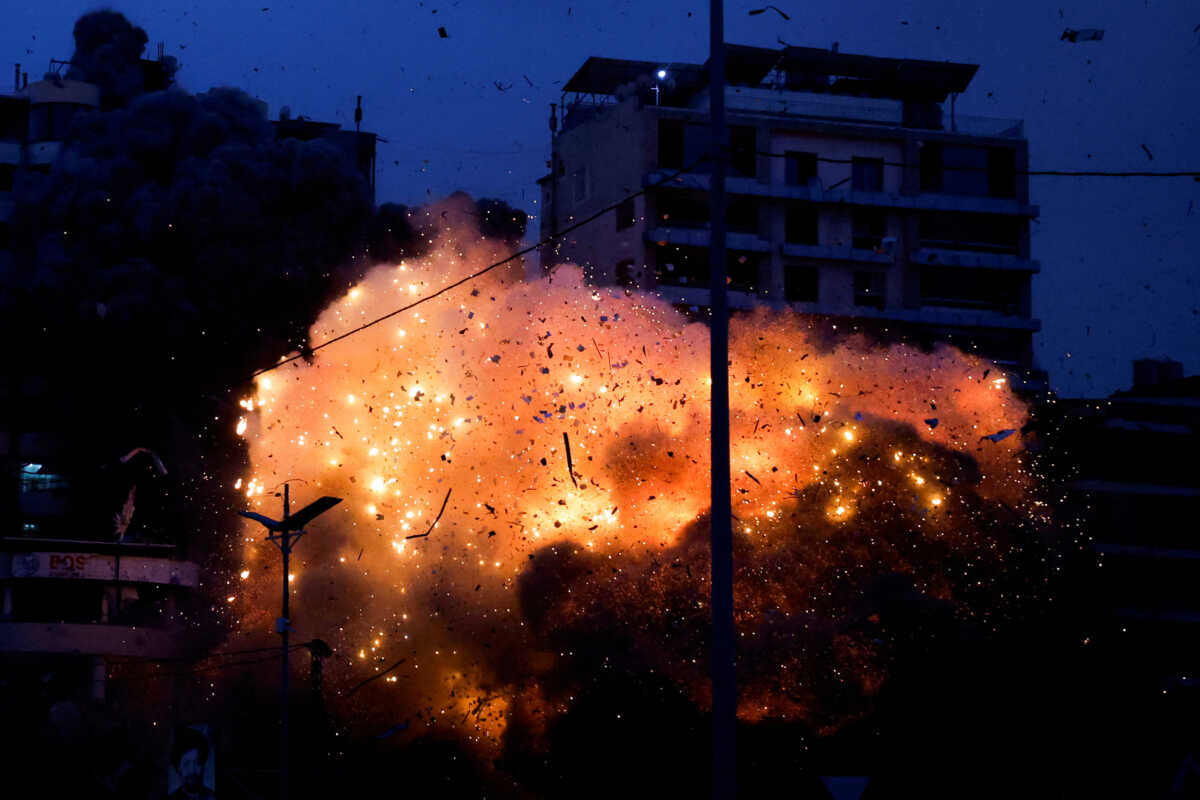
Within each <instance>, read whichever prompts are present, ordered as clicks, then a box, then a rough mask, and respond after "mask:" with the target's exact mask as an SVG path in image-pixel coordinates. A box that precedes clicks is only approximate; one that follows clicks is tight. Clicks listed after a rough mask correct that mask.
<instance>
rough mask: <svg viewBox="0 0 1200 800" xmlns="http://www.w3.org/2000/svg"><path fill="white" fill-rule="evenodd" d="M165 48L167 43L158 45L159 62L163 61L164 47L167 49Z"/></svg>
mask: <svg viewBox="0 0 1200 800" xmlns="http://www.w3.org/2000/svg"><path fill="white" fill-rule="evenodd" d="M165 46H166V43H165V42H159V43H158V60H159V61H162V60H163V47H165Z"/></svg>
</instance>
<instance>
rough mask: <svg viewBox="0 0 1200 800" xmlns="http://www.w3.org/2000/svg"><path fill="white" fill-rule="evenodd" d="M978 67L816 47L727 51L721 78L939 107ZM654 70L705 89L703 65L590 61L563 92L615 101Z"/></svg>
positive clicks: (678, 83)
mask: <svg viewBox="0 0 1200 800" xmlns="http://www.w3.org/2000/svg"><path fill="white" fill-rule="evenodd" d="M978 69H979V66H978V65H976V64H960V63H955V62H950V61H923V60H919V59H905V58H882V57H879V56H865V55H855V54H852V53H838V52H834V51H831V50H822V49H819V48H815V47H784V48H781V49H779V50H775V49H771V48H766V47H749V46H746V45H736V44H726V45H725V75H726V80H727V81H728V82H729V84H730V85H732V86H759V85H761V84H762V83H763V82H764V80H766V78H767V77H768V75H770V74H771V73H772V72H774V73H776V74H777V75H779V76H781V77H782V79H783V81H784V83H785V85H786V88H788V89H796V90H803V91H806V92H821V93H826V94H835V95H849V96H854V97H875V98H886V99H891V100H915V101H922V102H935V103H940V102H943V101H944V100H945V99H946V97H947V96H949V95H950V94H952V93H958V92H962V91H965V90H966V88H967V86H968V84H970V82H971V79H972V78H974V77H975V73H976V71H977V70H978ZM658 70H665V71H666V72H668V73H669V76H670V77H669V80H671V81H673V83H674V88H675V89H676V90H678V91H682V92H687V91H696V90H699V89H701V88H703V87H704V86H706V85H707V83H708V62H705V63H704V64H688V63H671V62H661V61H659V62H655V61H630V60H625V59H617V58H601V57H599V56H592V57H590V58H589V59H588V60H587V61H585V62H584V63H583V66H581V67H580V68H579V69H578V71H576V73H575V74H574V75H573V76H571V79H570V80H569V81H567V83H566V86H564V87H563V91H566V92H579V93H584V94H599V95H613V94H616V93H617V92H618V90H619V89H620V88H621V87H622V86H626V85H628V84H631V83H634V82H635V81H637V80H638V79H639V78H642V77H645V78H651V77H653V76H654V74H655V73H656V72H657V71H658Z"/></svg>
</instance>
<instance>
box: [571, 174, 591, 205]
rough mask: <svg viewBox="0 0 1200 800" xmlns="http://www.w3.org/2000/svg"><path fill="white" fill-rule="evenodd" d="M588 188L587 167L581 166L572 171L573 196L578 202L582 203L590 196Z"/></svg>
mask: <svg viewBox="0 0 1200 800" xmlns="http://www.w3.org/2000/svg"><path fill="white" fill-rule="evenodd" d="M588 189H589V187H588V171H587V167H586V166H584V167H580V168H579V169H577V170H575V171H574V172H572V173H571V198H572V199H573V200H574V202H575V203H576V204H578V203H582V202H583V201H585V200H587V198H588Z"/></svg>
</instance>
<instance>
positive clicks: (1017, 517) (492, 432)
mask: <svg viewBox="0 0 1200 800" xmlns="http://www.w3.org/2000/svg"><path fill="white" fill-rule="evenodd" d="M496 256H497V252H495V250H494V245H492V244H489V243H488V242H487V241H485V240H482V239H480V238H479V237H478V235H477V234H476V233H475V232H474V231H469V232H466V233H454V232H443V233H442V234H441V236H440V239H439V240H438V242H437V243H436V244H435V245H434V247H432V248H431V252H430V254H429V255H428V256H427V257H424V258H422V259H418V260H413V261H411V262H405V263H400V264H393V265H386V266H379V267H377V268H375V269H374V270H373V271H372V272H371V273H370V274H369V275H368V276H367V277H366V278H365V279H364V280H363V281H362V282H361V283H360V284H359V285H357V286H355V287H354V288H353V289H352V290H351V291H350V292H349V293H348V294H347V295H346V296H344V297H343V298H342V299H341V300H339V301H337V302H335V303H334V304H333V305H331V306H330V307H329V308H327V309H326V310H325V311H324V312H323V313H322V315H321V316H320V318H319V319H318V320H317V322H316V323H315V324H314V325H313V326H312V330H311V333H312V339H313V340H314V341H317V342H320V341H324V340H327V339H329V338H330V337H332V336H336V335H338V334H340V333H343V332H345V331H347V330H349V329H351V328H353V327H356V326H358V325H361V324H363V323H364V322H366V321H369V320H371V319H374V318H376V317H378V316H381V315H383V314H385V313H387V312H389V311H391V310H392V309H394V308H396V307H397V306H400V305H403V304H406V303H409V302H411V301H413V300H415V299H418V298H420V297H423V296H427V295H429V294H431V293H432V292H435V291H437V290H438V289H439V288H440V287H442V286H444V285H446V284H448V283H450V282H451V281H453V280H456V279H458V278H459V277H461V276H462V275H465V274H468V273H470V272H473V271H475V270H477V269H479V268H481V267H482V266H484V265H486V264H487V263H490V262H491V261H492V260H494V258H495V257H496ZM825 327H826V329H827V328H828V324H826V326H825ZM730 359H731V365H730V384H731V386H730V405H731V421H730V423H731V441H732V473H733V475H734V481H733V488H732V491H733V498H732V499H733V509H734V510H733V513H734V529H735V559H736V575H735V580H736V583H735V585H736V597H735V602H736V608H737V623H738V628H739V679H738V680H739V688H740V701H739V716H740V717H741V718H742V719H743V720H746V721H754V720H759V719H764V718H782V719H802V720H805V721H808V722H810V723H812V724H813V725H815V726H817V727H826V728H828V727H831V726H836V725H837V724H839V722H840V721H841V720H843V719H845V718H847V717H848V716H853V715H854V714H857V713H860V712H861V711H862V710H864V709H865V708H866V707H867V706H868V705H869V701H870V698H871V696H872V695H873V694H874V693H875V692H876V691H877V689H878V687H879V686H880V685H881V683H882V682H883V681H884V679H885V677H886V674H887V666H888V663H889V659H890V657H891V651H892V645H891V643H890V639H889V636H888V632H887V628H888V620H887V612H888V603H889V602H890V601H889V600H888V599H887V598H883V599H880V598H881V597H882V596H883V594H884V593H886V592H888V591H889V589H888V587H889V586H893V585H894V582H895V581H897V580H899V581H901V582H903V583H904V584H905V585H907V586H911V588H912V590H913V592H914V593H915V594H916V596H918V597H922V598H925V599H928V600H929V601H930V602H939V603H943V604H946V605H947V606H948V607H949V608H951V609H952V610H953V612H954V613H955V614H956V615H957V616H958V617H960V618H969V619H972V620H975V621H978V622H982V623H983V624H987V622H988V620H990V619H993V618H996V617H997V615H1001V616H1002V615H1003V614H1004V613H1005V609H1006V607H1008V606H1010V605H1011V604H1012V603H1013V602H1014V601H1015V600H1016V599H1018V598H1019V597H1020V596H1021V595H1022V593H1025V594H1028V593H1036V591H1037V587H1036V586H1031V585H1030V584H1029V583H1028V582H1024V583H1023V582H1022V580H1021V579H1019V577H1014V576H1012V575H1011V574H1010V573H1012V572H1013V570H1011V569H1009V568H1008V567H1007V564H1006V559H1008V557H1009V556H1010V554H1011V553H1013V552H1014V551H1016V550H1018V549H1020V548H1021V547H1022V546H1023V542H1024V541H1026V540H1028V539H1029V536H1030V534H1029V530H1030V528H1031V524H1032V522H1034V521H1036V520H1038V519H1039V518H1041V517H1044V516H1045V511H1044V510H1043V508H1044V507H1043V506H1042V504H1041V503H1039V502H1038V501H1037V500H1036V499H1035V494H1034V491H1033V489H1034V485H1035V483H1034V479H1033V476H1031V475H1030V474H1029V472H1028V468H1027V465H1026V463H1025V461H1024V458H1025V457H1024V454H1023V445H1022V442H1021V437H1020V436H1019V435H1016V436H1013V435H1010V434H1011V433H1012V432H1013V431H1017V430H1020V428H1021V427H1022V425H1023V424H1024V423H1025V421H1026V416H1027V409H1026V406H1025V405H1024V404H1023V402H1021V400H1020V399H1018V398H1017V397H1016V396H1015V395H1014V394H1013V392H1012V391H1011V389H1010V387H1009V386H1008V385H1007V384H1006V383H1005V379H1004V378H1003V377H1002V373H1000V372H999V371H998V370H996V369H995V368H994V367H992V365H990V364H988V363H986V362H984V361H982V360H980V359H978V358H976V357H974V356H970V355H966V354H963V353H961V352H958V351H956V350H952V349H950V348H948V347H946V348H942V349H940V350H938V351H936V352H934V353H922V352H920V351H918V350H916V349H912V348H909V347H905V346H890V347H884V346H880V345H878V344H872V343H870V342H868V341H867V340H866V339H865V338H862V337H858V336H848V337H844V338H840V339H838V340H837V341H830V340H829V339H828V337H827V336H826V335H824V334H822V333H821V332H820V329H819V328H818V327H817V324H816V323H814V322H812V321H810V320H808V319H806V318H803V317H800V316H798V315H794V314H790V313H778V312H769V311H766V310H760V311H756V312H754V313H752V314H749V315H746V316H740V317H737V318H735V319H734V320H733V321H732V322H731V353H730ZM709 384H710V379H709V375H708V332H707V329H706V328H705V327H704V326H703V325H700V324H695V323H689V322H688V321H687V320H686V319H685V318H684V317H683V316H682V315H680V314H679V313H678V312H677V311H676V310H674V309H673V308H672V307H671V306H670V305H669V304H667V303H666V302H664V301H662V300H660V299H657V298H655V297H653V296H649V295H644V294H637V293H634V294H627V293H626V292H625V291H624V290H617V289H610V288H604V289H597V288H593V287H589V286H586V285H585V284H584V281H583V278H582V273H581V272H580V271H579V270H578V269H575V268H573V267H561V268H559V269H557V270H556V271H555V272H554V273H553V274H552V275H551V276H549V277H548V278H545V279H542V280H536V281H530V282H523V281H520V280H515V279H514V278H513V276H512V275H511V274H509V275H499V274H498V273H489V275H487V276H485V277H484V278H481V279H480V280H477V281H475V282H473V283H470V284H468V285H466V286H464V287H461V288H459V289H456V290H454V291H451V292H448V293H447V294H445V295H442V296H440V297H437V298H435V299H433V300H431V301H430V302H428V303H425V304H422V305H420V306H418V307H417V308H415V309H413V310H412V311H410V312H408V313H406V314H403V315H399V316H396V317H394V318H392V319H389V320H388V321H386V322H383V323H381V324H379V325H376V326H374V327H371V328H369V329H367V330H365V331H363V332H361V333H359V334H357V335H355V336H354V337H353V338H351V339H349V340H348V341H345V342H341V343H338V344H337V345H334V346H333V347H330V348H329V349H326V350H322V351H320V352H318V353H317V354H316V355H315V357H314V358H313V359H312V360H311V362H308V361H304V360H297V361H293V362H291V363H288V364H286V365H284V366H282V367H281V368H279V369H277V370H274V371H272V372H271V373H268V374H266V375H263V376H261V377H260V378H258V380H257V384H256V391H255V392H254V394H253V396H251V397H248V398H246V399H244V400H243V401H242V408H243V412H242V414H241V416H240V417H238V418H236V419H233V420H231V421H230V423H231V425H233V426H235V427H236V430H237V432H238V433H239V434H240V435H242V436H244V438H245V440H246V443H247V446H248V450H249V461H250V465H251V468H250V471H249V473H248V474H245V475H243V476H240V477H239V478H238V480H237V483H236V484H234V487H235V488H236V489H237V491H238V492H240V493H241V494H242V495H244V496H245V497H246V498H248V502H249V504H250V505H251V507H253V508H256V509H258V510H261V511H262V512H263V513H267V514H271V513H272V512H274V513H276V514H277V512H278V509H277V505H278V501H277V500H276V499H275V498H274V497H273V496H272V491H264V487H276V486H277V485H278V484H280V483H281V482H283V481H285V480H292V481H297V483H295V484H294V485H293V496H294V497H297V498H298V499H299V498H308V499H313V498H315V497H317V496H319V495H322V494H330V495H336V496H338V497H342V498H344V499H345V500H346V502H344V503H343V504H342V505H341V506H338V507H337V508H336V509H334V510H333V511H331V512H329V513H328V514H326V515H325V516H323V517H322V518H321V519H320V520H319V521H318V522H316V523H314V524H313V525H312V526H311V527H310V533H311V534H312V535H310V536H308V537H306V538H305V540H304V542H303V545H302V546H301V547H300V548H299V549H298V550H297V552H296V555H295V556H294V561H293V563H294V564H296V566H295V568H294V577H292V576H289V577H292V587H293V590H294V593H295V608H296V609H297V611H296V614H295V619H294V625H295V627H296V629H297V631H298V635H299V636H300V637H302V638H303V637H306V636H320V637H322V638H324V639H326V640H328V641H329V642H330V644H331V645H332V646H333V647H334V649H335V651H336V653H337V656H338V657H337V659H335V661H336V663H333V664H331V665H330V668H329V670H328V673H327V674H328V679H329V684H330V687H331V689H334V690H337V691H340V692H342V693H343V694H345V693H346V692H347V690H348V689H349V688H350V687H353V686H354V685H355V684H358V683H360V682H361V681H363V680H364V679H366V678H370V677H373V676H379V677H380V678H381V679H380V680H375V681H372V682H371V683H370V684H369V685H367V686H364V687H362V689H361V691H357V692H355V693H354V694H353V695H352V696H349V697H344V699H343V700H341V701H339V702H340V703H341V704H342V708H341V710H342V711H343V712H345V713H346V715H347V716H351V717H354V718H357V719H363V720H369V721H372V722H374V723H377V724H380V725H384V726H390V725H394V724H396V723H397V722H399V721H400V720H407V719H412V720H413V723H414V724H413V727H412V729H411V731H410V734H409V735H411V733H412V732H419V731H420V730H428V729H430V728H433V729H436V730H443V731H444V730H454V731H457V732H458V735H459V736H460V737H462V738H464V739H467V740H469V741H471V742H473V743H475V744H476V745H477V746H479V747H480V748H481V749H482V750H483V751H484V752H495V751H496V748H498V747H499V746H500V743H501V741H502V737H503V736H504V733H505V730H506V729H507V728H511V727H512V726H513V725H519V727H520V729H521V730H522V731H532V732H533V733H534V734H536V733H537V732H538V731H543V730H544V729H545V726H546V725H547V724H549V722H550V721H552V720H553V719H554V717H555V716H556V715H559V714H562V713H564V712H565V711H567V710H568V709H569V707H570V703H571V699H572V697H573V688H574V687H577V686H578V685H579V683H580V682H581V681H586V680H587V675H588V674H589V672H592V671H595V670H604V669H626V670H644V671H648V672H652V673H655V674H657V675H658V676H660V677H665V678H667V679H669V680H670V681H672V682H673V683H674V684H675V685H677V686H679V687H680V688H681V689H682V691H683V692H685V693H686V694H687V695H688V696H689V697H691V698H692V700H693V701H694V703H695V704H696V705H697V706H698V707H699V708H705V707H706V706H707V703H708V697H707V692H708V683H707V664H706V660H707V638H706V637H707V635H708V634H707V626H708V608H707V599H708V593H709V586H708V576H709V567H708V561H707V558H708V555H707V537H708V522H707V517H706V514H707V509H708V505H709V502H708V498H709V480H708V475H709V445H708V425H709V422H708V387H709ZM300 481H303V482H302V483H301V482H300ZM302 502H307V500H303V501H302ZM443 507H444V508H443ZM439 513H440V517H439ZM435 520H436V524H435ZM241 550H242V555H241V559H240V563H239V564H237V566H236V568H235V572H234V574H233V575H232V576H231V581H232V583H233V584H235V585H236V590H235V592H234V594H233V595H231V597H230V603H229V608H230V610H231V611H232V612H233V613H234V614H235V616H236V618H237V620H238V626H239V627H240V628H241V629H243V630H246V631H266V630H270V628H271V625H272V620H273V617H274V615H275V613H276V611H275V607H276V604H277V593H278V587H279V574H278V569H279V567H278V563H279V560H278V554H277V553H276V552H275V550H274V548H273V547H271V546H270V545H269V544H266V543H264V542H263V541H262V539H261V532H260V531H259V530H257V529H254V528H251V527H249V524H248V527H247V528H246V529H245V530H244V539H243V540H242V544H241ZM889 581H892V582H893V583H889ZM600 640H603V641H605V642H609V643H611V642H613V641H619V642H621V643H622V645H623V646H622V647H621V648H620V650H619V652H614V651H612V650H611V648H610V649H607V650H605V651H604V652H603V653H601V652H599V651H598V650H596V651H595V652H589V644H588V643H589V641H591V642H595V641H600ZM593 649H594V648H593ZM564 675H565V676H567V677H565V678H564V677H563V676H564ZM551 676H556V677H554V679H553V680H551V679H550V678H551ZM831 696H836V697H838V698H840V699H838V700H837V702H836V703H835V702H831V701H830V700H829V698H830V697H831ZM847 698H849V699H847Z"/></svg>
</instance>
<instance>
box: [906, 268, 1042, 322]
mask: <svg viewBox="0 0 1200 800" xmlns="http://www.w3.org/2000/svg"><path fill="white" fill-rule="evenodd" d="M1028 280H1029V277H1028V275H1027V274H1025V273H1020V272H1011V271H1009V270H999V269H963V268H956V267H925V268H924V269H922V270H921V305H927V306H942V307H946V308H965V309H974V310H979V311H998V312H1000V313H1002V314H1010V315H1012V314H1017V313H1019V311H1020V304H1021V294H1022V291H1021V290H1022V286H1023V285H1024V284H1026V283H1027V282H1028Z"/></svg>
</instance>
